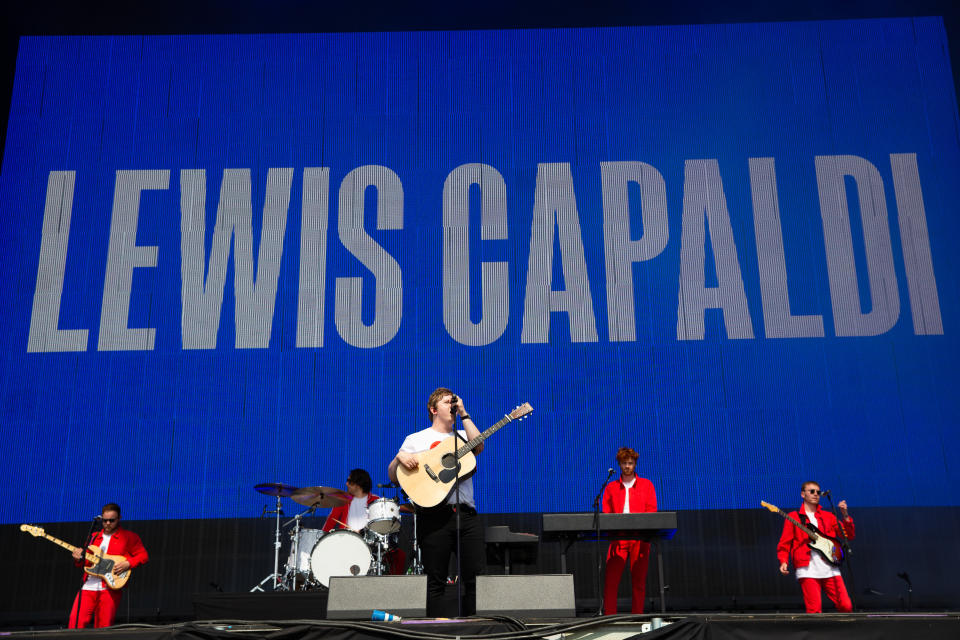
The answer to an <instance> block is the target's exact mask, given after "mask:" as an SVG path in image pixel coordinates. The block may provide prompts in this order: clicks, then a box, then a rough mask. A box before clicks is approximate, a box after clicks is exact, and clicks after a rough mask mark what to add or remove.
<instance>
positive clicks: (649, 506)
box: [602, 476, 657, 513]
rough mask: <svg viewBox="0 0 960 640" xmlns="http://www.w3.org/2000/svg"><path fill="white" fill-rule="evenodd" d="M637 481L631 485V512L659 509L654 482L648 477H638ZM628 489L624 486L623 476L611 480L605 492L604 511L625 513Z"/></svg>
mask: <svg viewBox="0 0 960 640" xmlns="http://www.w3.org/2000/svg"><path fill="white" fill-rule="evenodd" d="M636 478H637V480H636V482H634V483H633V486H632V487H630V513H642V512H645V511H656V510H657V492H656V490H655V489H654V488H653V483H652V482H650V481H649V480H647V479H646V478H641V477H640V476H637V477H636ZM626 495H627V489H626V487H624V486H623V477H622V476H621V477H620V478H618V479H616V480H612V481H610V483H608V484H607V489H606V491H604V492H603V508H602V511H603V512H604V513H623V503H624V500H625V498H626Z"/></svg>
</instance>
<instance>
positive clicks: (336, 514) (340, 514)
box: [323, 502, 350, 531]
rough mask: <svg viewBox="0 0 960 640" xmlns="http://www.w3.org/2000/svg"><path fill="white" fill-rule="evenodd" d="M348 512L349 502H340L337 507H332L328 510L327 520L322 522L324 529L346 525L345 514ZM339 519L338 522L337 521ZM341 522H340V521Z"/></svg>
mask: <svg viewBox="0 0 960 640" xmlns="http://www.w3.org/2000/svg"><path fill="white" fill-rule="evenodd" d="M349 513H350V503H349V502H348V503H347V504H341V505H339V506H337V507H334V508H333V509H331V510H330V515H328V516H327V521H326V522H324V523H323V530H324V531H333V530H334V529H336V528H340V527H344V526H346V522H347V516H348V515H349ZM337 520H339V521H340V522H337ZM341 522H342V523H343V524H340V523H341Z"/></svg>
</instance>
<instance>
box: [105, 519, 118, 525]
mask: <svg viewBox="0 0 960 640" xmlns="http://www.w3.org/2000/svg"><path fill="white" fill-rule="evenodd" d="M118 519H119V518H101V520H102V521H103V522H106V523H107V524H109V523H111V522H116V521H117V520H118Z"/></svg>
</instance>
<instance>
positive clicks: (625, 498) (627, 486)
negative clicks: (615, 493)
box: [623, 476, 637, 513]
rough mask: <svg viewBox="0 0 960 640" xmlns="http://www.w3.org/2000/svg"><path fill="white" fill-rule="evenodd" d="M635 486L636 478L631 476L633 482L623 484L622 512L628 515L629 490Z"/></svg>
mask: <svg viewBox="0 0 960 640" xmlns="http://www.w3.org/2000/svg"><path fill="white" fill-rule="evenodd" d="M635 484H637V476H633V480H631V481H630V482H624V483H623V488H624V489H626V492H625V493H624V495H623V512H624V513H630V489H631V488H633V485H635Z"/></svg>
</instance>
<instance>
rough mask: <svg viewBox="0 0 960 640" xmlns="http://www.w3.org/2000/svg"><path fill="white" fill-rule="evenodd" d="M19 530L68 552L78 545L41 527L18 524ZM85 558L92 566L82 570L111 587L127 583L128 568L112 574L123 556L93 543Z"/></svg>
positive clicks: (115, 587)
mask: <svg viewBox="0 0 960 640" xmlns="http://www.w3.org/2000/svg"><path fill="white" fill-rule="evenodd" d="M20 531H26V532H27V533H29V534H31V535H34V536H37V537H39V538H46V539H47V540H49V541H50V542H52V543H54V544H58V545H60V546H61V547H63V548H64V549H66V550H67V551H69V552H70V553H73V552H74V551H76V550H77V549H79V548H80V547H75V546H73V545H72V544H69V543H66V542H64V541H63V540H61V539H60V538H54V537H53V536H51V535H50V534H49V533H47V532H46V531H44V530H43V528H42V527H33V526H30V525H29V524H22V525H20ZM85 555H86V557H87V560H89V561H90V562H92V563H93V565H92V566H89V567H84V568H83V570H84V571H86V572H87V573H89V574H90V575H92V576H96V577H98V578H103V581H104V582H105V583H106V584H107V586H108V587H110V588H111V589H122V588H123V585H125V584H127V580H129V579H130V569H127V570H126V571H121V572H120V573H117V574H114V573H113V567H114V566H116V564H117V563H118V562H123V561H124V560H126V558H124V557H123V556H116V555H112V554H109V553H104V552H103V551H101V550H100V547H98V546H97V545H95V544H92V545H90V546H89V547H87V552H86V554H85Z"/></svg>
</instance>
